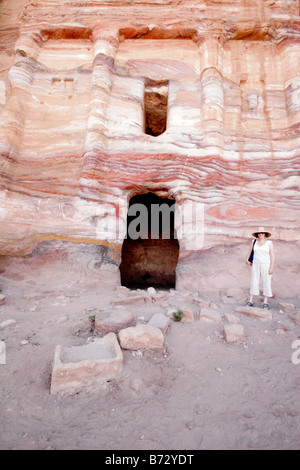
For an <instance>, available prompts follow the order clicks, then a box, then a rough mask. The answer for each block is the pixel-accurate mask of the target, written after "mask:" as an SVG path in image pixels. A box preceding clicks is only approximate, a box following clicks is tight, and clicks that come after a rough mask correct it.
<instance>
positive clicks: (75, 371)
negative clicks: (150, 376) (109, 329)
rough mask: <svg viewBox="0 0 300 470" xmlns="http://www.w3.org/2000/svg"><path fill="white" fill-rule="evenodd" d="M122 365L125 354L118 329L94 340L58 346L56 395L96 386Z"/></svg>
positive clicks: (53, 384)
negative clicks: (74, 344) (78, 344)
mask: <svg viewBox="0 0 300 470" xmlns="http://www.w3.org/2000/svg"><path fill="white" fill-rule="evenodd" d="M122 369H123V354H122V350H121V348H120V345H119V343H118V340H117V337H116V335H115V333H109V334H107V335H106V336H104V337H103V338H98V339H95V340H94V341H93V342H91V343H88V344H85V345H82V346H74V347H71V348H64V347H63V346H61V345H58V346H56V349H55V354H54V364H53V369H52V378H51V389H50V392H51V394H53V395H58V394H59V395H73V394H75V393H78V392H80V391H81V390H83V389H84V388H88V389H97V387H98V386H100V385H103V383H105V382H106V381H107V380H108V379H110V378H112V377H115V376H116V375H117V374H118V373H119V372H121V371H122Z"/></svg>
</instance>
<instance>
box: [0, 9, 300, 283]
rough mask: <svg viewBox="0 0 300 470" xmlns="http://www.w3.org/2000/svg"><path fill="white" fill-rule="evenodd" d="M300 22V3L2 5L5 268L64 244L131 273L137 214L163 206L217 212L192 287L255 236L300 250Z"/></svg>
mask: <svg viewBox="0 0 300 470" xmlns="http://www.w3.org/2000/svg"><path fill="white" fill-rule="evenodd" d="M12 3H13V6H12ZM299 13H300V12H299V3H298V0H273V1H271V0H231V1H223V0H218V1H217V0H216V1H215V0H210V1H208V0H207V1H205V0H201V1H193V0H185V1H184V0H183V1H171V0H169V1H167V0H165V1H163V0H157V1H139V0H133V1H131V2H127V1H118V0H107V1H104V0H103V1H101V0H94V1H89V2H82V1H76V0H75V1H72V2H69V1H67V0H43V1H38V0H36V1H24V0H18V1H14V2H10V1H8V0H2V2H0V24H1V31H0V58H1V69H0V218H1V219H0V254H2V255H14V254H16V255H23V254H28V253H30V252H32V250H33V249H34V248H35V247H36V246H37V245H38V244H39V243H40V242H42V241H45V240H59V241H65V242H72V243H87V244H93V245H95V244H96V245H101V246H105V247H108V248H107V249H108V251H109V253H110V255H109V256H110V259H111V260H113V262H114V263H117V264H118V263H119V262H120V253H121V247H122V242H123V236H124V228H125V224H126V215H127V205H128V202H129V199H130V197H131V196H133V195H135V194H138V193H144V192H147V191H153V192H155V193H156V194H158V195H162V196H163V197H171V198H174V199H175V201H176V204H177V209H178V210H179V211H180V210H182V208H184V207H185V206H188V205H189V204H191V203H194V204H196V205H197V204H198V206H197V207H203V210H204V239H203V244H202V245H201V246H199V247H196V248H199V249H196V250H195V249H194V248H195V247H193V246H191V245H190V244H189V239H188V238H189V237H188V235H186V236H185V237H183V239H182V240H181V242H180V257H179V265H178V273H179V272H182V273H183V272H185V274H187V272H188V269H187V268H186V266H187V264H188V263H189V265H191V263H192V264H193V263H195V266H196V268H195V266H193V268H191V269H192V270H193V271H194V270H195V269H196V272H197V255H198V252H200V251H202V250H206V249H209V248H212V247H218V246H220V245H223V244H225V245H226V244H230V243H233V242H243V241H245V240H248V238H249V235H250V234H251V232H252V229H253V227H257V226H261V225H264V226H266V227H267V228H268V229H269V230H271V231H272V233H273V236H274V238H275V239H277V240H283V241H294V240H299V239H300V230H299V229H300V218H299V205H300V196H299V194H300V193H299V184H300V175H299V162H300V159H299V147H300V145H299V144H300V139H299V117H300V54H299V35H300V18H299ZM149 84H150V85H153V84H157V86H158V87H161V86H162V88H163V89H164V93H166V94H167V99H168V109H167V128H166V131H165V132H164V133H162V134H161V135H159V136H152V135H148V134H146V133H145V124H144V95H145V90H146V89H147V86H148V85H149ZM115 218H117V222H118V224H119V229H120V230H119V232H117V233H115V231H114V227H115Z"/></svg>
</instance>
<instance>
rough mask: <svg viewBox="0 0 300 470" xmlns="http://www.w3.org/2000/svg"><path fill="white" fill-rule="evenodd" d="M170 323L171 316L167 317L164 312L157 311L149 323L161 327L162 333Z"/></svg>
mask: <svg viewBox="0 0 300 470" xmlns="http://www.w3.org/2000/svg"><path fill="white" fill-rule="evenodd" d="M170 323H171V319H170V317H167V316H166V315H164V314H163V313H155V314H154V315H153V317H152V318H151V319H150V321H149V322H148V325H150V326H155V327H156V328H159V329H160V331H161V332H162V333H165V332H166V331H167V329H168V328H169V325H170Z"/></svg>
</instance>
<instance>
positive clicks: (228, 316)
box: [224, 313, 241, 323]
mask: <svg viewBox="0 0 300 470" xmlns="http://www.w3.org/2000/svg"><path fill="white" fill-rule="evenodd" d="M224 317H225V319H226V320H227V321H228V323H240V321H241V320H240V319H239V317H237V316H236V315H234V314H233V313H225V315H224Z"/></svg>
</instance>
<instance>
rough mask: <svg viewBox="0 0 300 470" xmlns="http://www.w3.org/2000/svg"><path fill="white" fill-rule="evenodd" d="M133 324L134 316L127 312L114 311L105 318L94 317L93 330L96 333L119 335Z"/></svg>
mask: <svg viewBox="0 0 300 470" xmlns="http://www.w3.org/2000/svg"><path fill="white" fill-rule="evenodd" d="M133 324H134V315H133V313H131V312H129V311H128V310H116V311H113V312H112V313H111V315H109V316H108V317H106V318H99V317H98V316H97V315H96V317H95V330H96V331H97V332H98V333H105V334H107V333H111V332H112V333H119V331H120V330H123V329H124V328H127V327H128V326H132V325H133Z"/></svg>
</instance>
